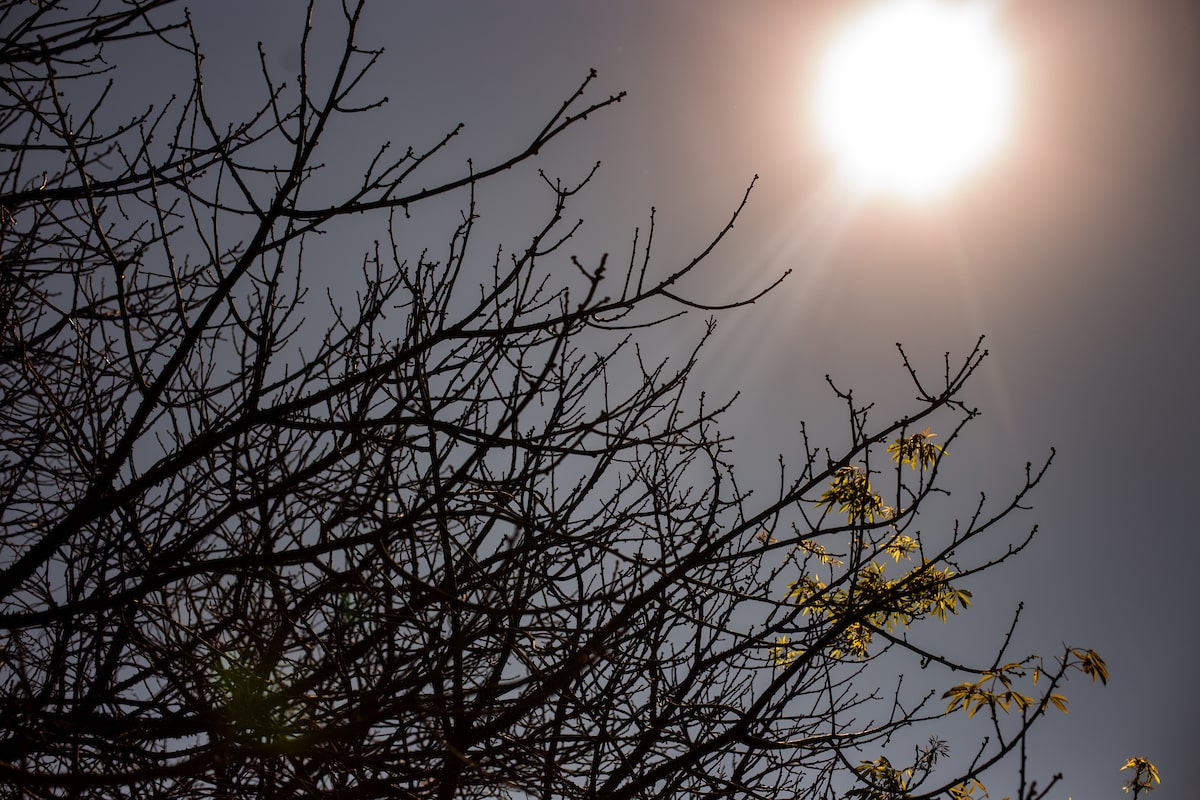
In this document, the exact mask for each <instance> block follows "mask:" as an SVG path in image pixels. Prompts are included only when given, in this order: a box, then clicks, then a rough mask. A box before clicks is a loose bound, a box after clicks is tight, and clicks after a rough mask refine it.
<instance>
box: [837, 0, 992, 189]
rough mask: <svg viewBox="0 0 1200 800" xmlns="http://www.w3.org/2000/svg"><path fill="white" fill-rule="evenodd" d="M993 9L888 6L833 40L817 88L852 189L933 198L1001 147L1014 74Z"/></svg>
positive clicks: (933, 3)
mask: <svg viewBox="0 0 1200 800" xmlns="http://www.w3.org/2000/svg"><path fill="white" fill-rule="evenodd" d="M990 6H991V4H989V3H982V2H980V3H975V2H964V1H962V0H959V1H958V2H953V1H951V0H884V1H883V2H880V3H878V4H877V5H875V6H874V7H872V8H871V9H869V10H868V11H867V12H866V13H865V14H864V15H863V16H861V17H859V18H858V19H856V20H854V21H853V22H851V23H850V25H849V26H848V27H847V29H846V30H844V31H843V32H842V33H841V34H840V35H839V36H838V38H837V39H836V40H835V41H834V43H833V45H832V47H831V49H830V51H829V52H828V54H827V55H826V58H825V62H824V65H823V69H822V72H821V76H820V83H819V85H818V89H817V120H818V124H819V126H820V131H821V134H822V136H823V138H824V139H825V141H826V143H827V144H828V146H829V147H830V149H831V150H832V152H833V154H834V156H835V158H836V159H837V161H838V163H839V166H840V167H841V168H842V171H843V172H844V173H845V175H846V177H847V178H848V179H849V180H850V181H851V183H852V184H853V185H854V186H855V187H857V188H858V189H860V190H862V191H867V192H877V193H885V194H893V195H898V196H901V197H906V198H910V199H917V200H919V199H926V198H930V197H933V196H935V195H937V194H939V193H941V192H943V191H945V190H947V189H949V188H950V187H951V186H952V185H953V184H954V183H955V182H957V181H958V180H959V179H961V178H962V177H964V176H965V175H966V174H967V173H969V172H970V171H971V170H973V169H974V168H976V167H978V166H979V165H980V164H981V163H982V162H983V161H984V160H985V159H986V158H987V157H988V156H990V155H992V154H993V153H994V152H995V150H996V149H997V148H998V146H999V145H1000V144H1001V142H1002V140H1003V139H1004V136H1005V134H1006V133H1007V129H1008V126H1009V122H1010V117H1011V106H1012V91H1013V65H1012V62H1011V59H1010V58H1009V56H1008V54H1007V52H1005V49H1004V47H1003V45H1002V44H1001V42H1000V40H999V38H998V37H997V35H996V33H995V30H994V28H993V26H992V17H991V10H990Z"/></svg>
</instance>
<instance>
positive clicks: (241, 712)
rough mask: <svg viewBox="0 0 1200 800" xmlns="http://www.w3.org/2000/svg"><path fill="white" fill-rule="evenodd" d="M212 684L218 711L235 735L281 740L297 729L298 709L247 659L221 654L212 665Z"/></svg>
mask: <svg viewBox="0 0 1200 800" xmlns="http://www.w3.org/2000/svg"><path fill="white" fill-rule="evenodd" d="M213 688H215V689H216V692H217V696H218V699H219V703H220V714H221V716H222V717H223V718H224V719H225V722H226V725H228V727H229V730H230V732H231V733H232V734H233V735H234V737H235V738H238V739H243V740H246V741H250V742H268V743H269V742H280V741H284V740H287V739H290V738H293V737H294V736H295V735H297V733H298V732H299V731H298V727H297V722H298V719H299V716H300V709H299V708H298V707H297V706H296V705H295V704H294V703H290V702H289V701H288V698H287V697H286V692H285V691H283V690H282V688H281V687H279V686H272V681H271V680H270V679H269V678H268V677H266V676H264V675H263V674H262V673H261V671H260V670H259V669H256V668H255V667H254V665H253V664H252V663H251V662H250V661H248V660H246V659H243V658H237V657H230V656H220V657H219V658H218V659H217V662H216V664H215V665H214V667H213Z"/></svg>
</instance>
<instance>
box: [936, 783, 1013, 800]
mask: <svg viewBox="0 0 1200 800" xmlns="http://www.w3.org/2000/svg"><path fill="white" fill-rule="evenodd" d="M976 790H978V791H979V794H975V791H976ZM987 796H988V790H987V787H986V786H984V785H983V784H982V783H980V782H979V779H978V778H971V779H970V780H968V781H963V782H962V783H960V784H957V785H955V786H951V787H950V800H984V798H986V797H987ZM1005 800H1008V798H1005Z"/></svg>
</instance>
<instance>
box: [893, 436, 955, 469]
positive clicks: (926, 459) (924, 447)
mask: <svg viewBox="0 0 1200 800" xmlns="http://www.w3.org/2000/svg"><path fill="white" fill-rule="evenodd" d="M934 436H937V434H936V433H930V432H929V428H926V429H925V430H923V431H921V432H920V433H914V434H913V435H912V436H907V437H905V436H901V437H900V438H899V439H897V440H896V441H894V442H892V443H891V444H890V445H888V449H887V451H888V453H890V454H891V456H892V460H893V461H899V462H900V463H901V464H907V465H908V466H910V467H912V468H913V469H916V468H917V467H918V466H920V467H921V469H928V468H929V467H932V466H933V465H934V464H935V463H937V460H938V457H939V456H940V455H941V454H942V453H943V452H944V451H943V450H942V448H941V447H938V446H937V445H936V444H934V443H933V442H931V441H929V440H930V439H932V438H933V437H934Z"/></svg>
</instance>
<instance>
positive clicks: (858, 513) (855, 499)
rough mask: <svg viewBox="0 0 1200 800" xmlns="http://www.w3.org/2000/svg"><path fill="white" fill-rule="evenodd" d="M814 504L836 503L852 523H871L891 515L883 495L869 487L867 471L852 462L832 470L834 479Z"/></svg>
mask: <svg viewBox="0 0 1200 800" xmlns="http://www.w3.org/2000/svg"><path fill="white" fill-rule="evenodd" d="M817 506H818V507H820V506H829V507H830V508H833V507H834V506H836V507H837V510H838V511H840V512H842V513H843V514H845V515H846V517H847V518H848V519H849V521H850V522H851V524H858V525H861V524H870V523H873V522H875V521H876V519H887V518H889V517H890V514H889V513H888V508H887V507H886V506H885V505H884V504H883V498H881V497H880V496H879V495H877V494H875V492H874V490H872V489H871V482H870V480H869V479H868V478H867V473H866V472H864V471H863V470H862V469H861V468H859V467H855V466H845V467H841V468H839V469H838V470H837V471H836V472H834V473H833V480H832V482H831V484H830V486H829V488H828V489H826V490H825V492H824V493H823V494H822V495H821V499H820V500H818V501H817Z"/></svg>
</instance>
